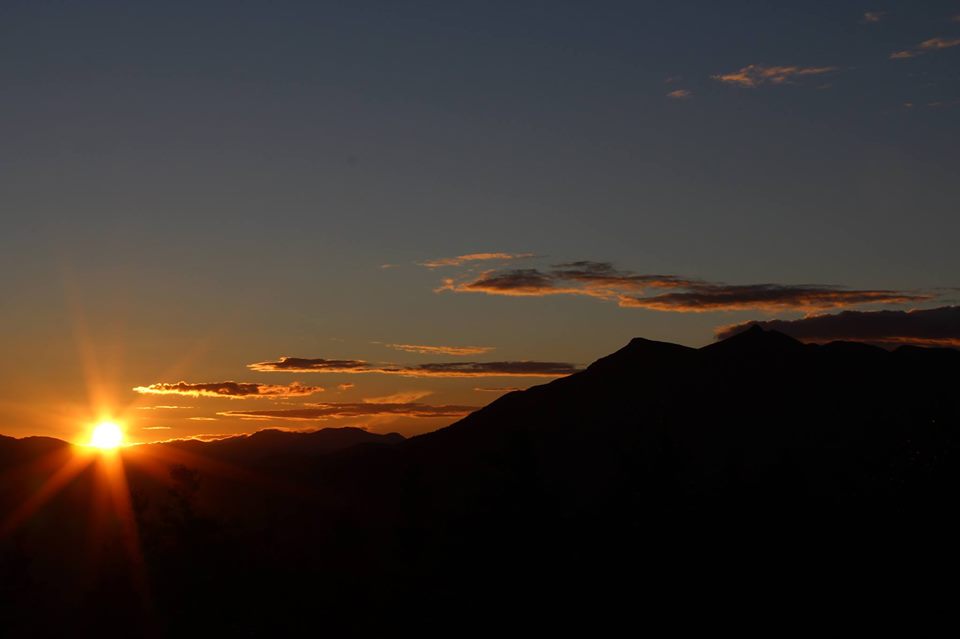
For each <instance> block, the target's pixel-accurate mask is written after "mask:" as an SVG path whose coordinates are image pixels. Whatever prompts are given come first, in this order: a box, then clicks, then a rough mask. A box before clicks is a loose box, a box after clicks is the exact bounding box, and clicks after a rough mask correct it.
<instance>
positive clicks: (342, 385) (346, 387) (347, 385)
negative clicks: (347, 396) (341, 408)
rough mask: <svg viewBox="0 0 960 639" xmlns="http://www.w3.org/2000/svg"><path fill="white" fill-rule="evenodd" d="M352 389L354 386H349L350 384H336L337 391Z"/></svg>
mask: <svg viewBox="0 0 960 639" xmlns="http://www.w3.org/2000/svg"><path fill="white" fill-rule="evenodd" d="M353 387H354V385H353V384H351V383H350V382H345V383H343V384H337V390H341V391H345V390H350V389H351V388H353Z"/></svg>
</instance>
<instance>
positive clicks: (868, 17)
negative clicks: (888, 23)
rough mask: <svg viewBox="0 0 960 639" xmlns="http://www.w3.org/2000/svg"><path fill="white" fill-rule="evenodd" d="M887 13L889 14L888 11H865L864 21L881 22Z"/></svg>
mask: <svg viewBox="0 0 960 639" xmlns="http://www.w3.org/2000/svg"><path fill="white" fill-rule="evenodd" d="M885 15H887V12H886V11H864V12H863V21H864V22H880V21H881V20H882V19H883V16H885Z"/></svg>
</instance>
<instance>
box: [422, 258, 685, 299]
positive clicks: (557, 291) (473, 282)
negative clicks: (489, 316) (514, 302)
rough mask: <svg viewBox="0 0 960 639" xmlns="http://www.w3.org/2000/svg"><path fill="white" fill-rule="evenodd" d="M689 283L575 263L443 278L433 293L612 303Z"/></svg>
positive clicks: (609, 266) (602, 264)
mask: <svg viewBox="0 0 960 639" xmlns="http://www.w3.org/2000/svg"><path fill="white" fill-rule="evenodd" d="M691 283H692V281H691V280H688V279H685V278H679V277H677V276H675V275H647V274H635V273H630V272H627V271H618V270H616V269H615V268H613V265H612V264H610V263H609V262H592V261H579V262H567V263H564V264H557V265H555V266H554V267H553V270H551V271H541V270H538V269H532V268H529V269H509V270H504V271H484V272H483V273H480V275H479V276H477V277H475V278H473V279H467V280H456V279H454V278H446V279H444V280H443V283H442V284H441V285H440V286H439V287H438V288H437V289H435V290H436V292H442V291H453V292H457V293H487V294H489V295H510V296H517V297H542V296H544V295H586V296H589V297H599V298H604V299H615V298H616V297H617V295H618V294H620V293H622V292H623V291H640V290H644V289H647V288H680V287H684V286H687V285H689V284H691Z"/></svg>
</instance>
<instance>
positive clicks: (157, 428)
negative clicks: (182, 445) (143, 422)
mask: <svg viewBox="0 0 960 639" xmlns="http://www.w3.org/2000/svg"><path fill="white" fill-rule="evenodd" d="M142 430H170V427H169V426H144V427H143V429H142Z"/></svg>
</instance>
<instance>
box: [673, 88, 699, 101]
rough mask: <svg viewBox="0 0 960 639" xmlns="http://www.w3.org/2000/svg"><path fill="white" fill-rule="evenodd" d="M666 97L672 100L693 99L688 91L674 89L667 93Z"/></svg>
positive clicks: (691, 93)
mask: <svg viewBox="0 0 960 639" xmlns="http://www.w3.org/2000/svg"><path fill="white" fill-rule="evenodd" d="M667 97H668V98H673V99H674V100H685V99H687V98H691V97H693V92H692V91H690V90H688V89H676V90H674V91H671V92H670V93H668V94H667Z"/></svg>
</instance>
